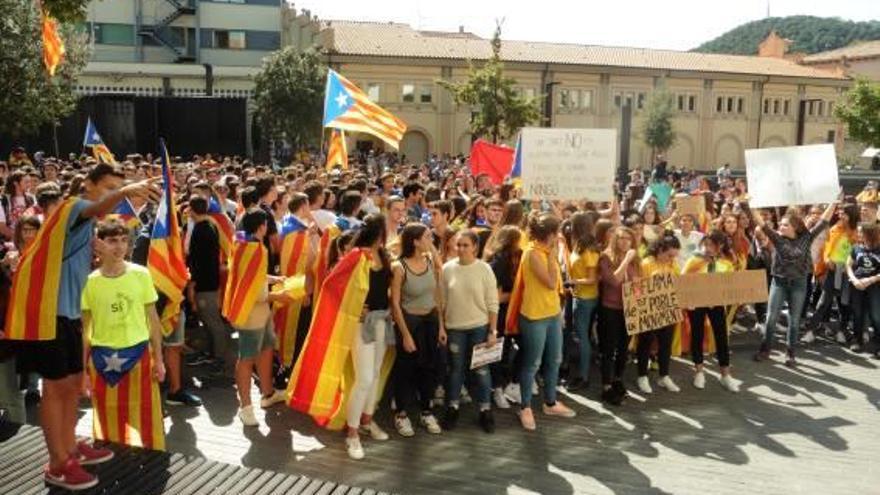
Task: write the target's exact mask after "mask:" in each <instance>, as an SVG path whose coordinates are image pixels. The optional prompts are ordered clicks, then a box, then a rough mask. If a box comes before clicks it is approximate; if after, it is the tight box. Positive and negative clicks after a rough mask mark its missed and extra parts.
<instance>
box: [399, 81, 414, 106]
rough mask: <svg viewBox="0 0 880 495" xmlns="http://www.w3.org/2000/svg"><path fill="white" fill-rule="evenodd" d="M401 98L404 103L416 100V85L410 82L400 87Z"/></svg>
mask: <svg viewBox="0 0 880 495" xmlns="http://www.w3.org/2000/svg"><path fill="white" fill-rule="evenodd" d="M400 95H401V98H400V99H401V100H403V101H404V102H405V103H413V102H415V101H416V87H415V85H412V84H404V85H403V86H401V88H400Z"/></svg>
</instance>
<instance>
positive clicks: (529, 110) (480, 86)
mask: <svg viewBox="0 0 880 495" xmlns="http://www.w3.org/2000/svg"><path fill="white" fill-rule="evenodd" d="M437 84H439V85H440V86H441V87H443V88H445V89H446V90H447V91H449V92H450V93H451V94H452V98H453V100H454V101H455V103H456V104H457V105H467V106H468V107H471V108H473V109H475V111H474V112H473V113H472V117H471V124H470V128H471V133H472V134H473V135H474V136H476V137H478V138H479V137H489V138H491V139H492V142H493V143H497V142H498V140H499V139H500V140H504V139H507V138H508V137H511V136H513V135H514V134H516V133H517V132H518V131H519V130H520V129H521V128H522V127H524V126H527V125H529V124H532V123H534V122H537V121H538V119H539V118H540V117H541V112H540V110H539V108H538V98H526V97H524V96H521V95H520V94H519V93H518V92H517V90H516V80H515V79H513V78H511V77H506V76H505V75H504V64H503V63H502V62H501V24H500V23H499V24H498V26H497V28H496V29H495V35H494V36H493V37H492V56H491V57H490V58H489V60H488V61H486V63H485V64H484V65H483V66H482V67H477V66H475V65H474V64H473V63H471V64H470V72H469V73H468V77H467V80H465V81H462V82H452V81H444V80H438V81H437Z"/></svg>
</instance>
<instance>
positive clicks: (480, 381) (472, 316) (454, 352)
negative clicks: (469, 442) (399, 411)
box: [440, 230, 498, 433]
mask: <svg viewBox="0 0 880 495" xmlns="http://www.w3.org/2000/svg"><path fill="white" fill-rule="evenodd" d="M478 243H479V239H478V237H477V234H475V233H474V232H473V231H471V230H464V231H462V232H460V233H459V234H458V239H457V240H456V248H457V250H458V258H455V259H453V260H450V261H448V262H446V264H445V265H443V277H442V279H443V294H444V297H443V300H444V301H445V303H446V304H445V312H444V319H445V325H442V326H441V327H440V332H441V337H440V339H441V341H442V340H443V339H444V336H443V335H442V333H447V336H446V338H447V339H448V343H449V357H450V361H451V363H450V364H451V369H450V372H449V381H448V383H447V388H446V400H447V407H446V416H445V424H444V427H445V428H446V429H447V430H450V429H452V428H454V427H455V424H456V422H457V421H458V400H459V396H460V395H461V386H462V384H463V383H464V377H465V371H466V370H469V369H470V367H471V355H472V354H473V351H474V346H475V345H478V344H483V343H486V344H488V345H489V346H492V345H495V341H496V334H495V332H496V330H497V320H498V290H497V286H498V284H497V282H496V280H495V274H494V273H493V272H492V268H491V267H490V266H489V264H488V263H486V262H485V261H483V260H480V259H478V258H477V246H478V245H479V244H478ZM444 328H445V329H446V331H445V332H444V330H443V329H444ZM472 371H473V374H474V375H473V381H474V382H475V383H476V384H477V386H478V387H479V391H478V393H477V404H478V406H479V408H480V418H479V421H480V426H481V427H482V428H483V430H484V431H485V432H486V433H492V432H493V431H495V420H494V418H493V417H492V410H491V407H490V402H489V400H490V394H491V390H492V382H491V378H490V376H489V367H488V366H481V367H479V368H477V369H475V370H472Z"/></svg>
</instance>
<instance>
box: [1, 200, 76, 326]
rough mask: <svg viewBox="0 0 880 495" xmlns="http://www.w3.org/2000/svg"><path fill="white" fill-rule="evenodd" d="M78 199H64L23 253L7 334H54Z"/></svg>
mask: <svg viewBox="0 0 880 495" xmlns="http://www.w3.org/2000/svg"><path fill="white" fill-rule="evenodd" d="M77 201H79V200H78V199H76V198H71V199H67V200H64V201H63V202H62V203H61V204H60V205H59V206H58V207H57V208H56V209H55V211H53V212H52V213H51V214H50V215H49V216H48V217H47V218H46V220H45V222H44V223H43V226H42V227H41V228H40V230H39V231H38V232H37V237H36V238H35V239H34V241H33V242H32V243H31V245H30V246H28V248H27V249H25V250H24V252H23V253H22V254H21V259H20V261H19V263H18V269H17V270H16V272H15V274H14V275H13V277H12V290H11V292H10V295H9V306H8V308H7V311H6V327H5V330H6V338H8V339H11V340H31V341H33V340H52V339H54V338H55V321H56V318H57V316H58V290H59V286H60V284H61V262H62V258H63V256H64V242H65V240H66V238H67V226H68V225H69V222H70V220H71V213H72V212H73V208H74V206H75V205H76V202H77Z"/></svg>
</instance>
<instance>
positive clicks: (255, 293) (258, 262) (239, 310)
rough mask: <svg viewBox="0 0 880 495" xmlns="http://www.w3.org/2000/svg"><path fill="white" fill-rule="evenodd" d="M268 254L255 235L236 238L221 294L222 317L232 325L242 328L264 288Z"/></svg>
mask: <svg viewBox="0 0 880 495" xmlns="http://www.w3.org/2000/svg"><path fill="white" fill-rule="evenodd" d="M268 264H269V253H268V252H267V250H266V246H264V245H263V243H262V242H260V241H259V240H257V239H254V238H239V239H236V241H235V245H234V246H233V248H232V257H231V258H229V276H228V278H227V279H226V291H225V293H224V295H223V316H224V317H225V318H226V319H227V320H229V322H230V323H232V324H233V325H235V326H238V327H243V326H244V325H245V323H247V320H248V317H249V316H250V313H251V311H253V309H254V306H255V305H256V303H257V298H258V297H259V296H260V291H261V290H263V289H264V288H265V287H266V284H267V280H266V273H267V267H268Z"/></svg>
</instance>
